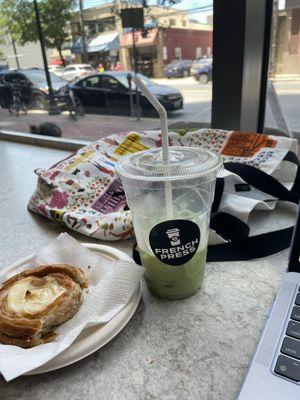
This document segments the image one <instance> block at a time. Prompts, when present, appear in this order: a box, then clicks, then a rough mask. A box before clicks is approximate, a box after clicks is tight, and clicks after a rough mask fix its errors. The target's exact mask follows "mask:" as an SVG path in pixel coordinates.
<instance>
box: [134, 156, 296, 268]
mask: <svg viewBox="0 0 300 400" xmlns="http://www.w3.org/2000/svg"><path fill="white" fill-rule="evenodd" d="M284 160H285V161H290V162H292V163H294V164H296V165H297V173H296V177H295V181H294V185H293V187H292V189H291V190H290V191H289V190H288V189H287V188H286V187H285V186H283V185H282V184H281V183H280V182H279V181H277V179H275V178H273V177H272V176H270V175H268V174H267V173H265V172H264V171H261V170H259V169H257V168H255V167H252V166H250V165H247V164H241V163H237V162H227V163H224V167H225V168H226V169H227V170H228V171H231V172H233V173H235V174H237V175H239V176H240V177H241V178H242V179H243V180H244V181H245V182H246V183H247V184H249V185H251V186H253V187H255V188H256V189H258V190H261V191H262V192H264V193H266V194H269V195H271V196H273V197H274V198H275V199H277V200H283V201H288V202H292V203H295V204H298V203H299V200H300V163H299V160H298V158H297V156H296V155H295V154H294V153H292V152H288V153H287V155H286V157H285V158H284ZM224 186H225V182H224V178H217V181H216V189H215V197H214V201H213V204H212V214H211V221H210V227H211V228H212V229H214V230H215V231H216V233H217V234H218V235H220V236H221V237H223V238H224V239H226V240H229V241H230V242H228V243H221V244H217V245H212V246H208V250H207V262H217V261H242V260H251V259H256V258H261V257H266V256H269V255H272V254H275V253H277V252H279V251H282V250H285V249H286V248H288V247H289V246H290V243H291V239H292V234H293V226H291V227H288V228H285V229H280V230H277V231H272V232H266V233H263V234H260V235H254V236H250V237H249V232H250V228H249V226H248V224H246V223H245V222H243V221H241V220H240V219H239V218H237V217H235V216H234V215H231V214H229V213H224V212H218V210H219V206H220V203H221V200H222V195H223V192H224ZM133 258H134V260H135V262H137V263H139V264H140V263H141V260H140V256H139V253H138V250H137V246H136V245H134V248H133Z"/></svg>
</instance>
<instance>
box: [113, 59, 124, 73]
mask: <svg viewBox="0 0 300 400" xmlns="http://www.w3.org/2000/svg"><path fill="white" fill-rule="evenodd" d="M115 71H118V72H122V71H123V67H122V64H121V63H120V61H117V64H116V68H115Z"/></svg>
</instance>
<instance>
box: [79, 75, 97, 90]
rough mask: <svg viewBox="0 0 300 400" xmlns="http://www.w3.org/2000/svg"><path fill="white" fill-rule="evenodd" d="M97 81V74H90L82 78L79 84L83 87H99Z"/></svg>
mask: <svg viewBox="0 0 300 400" xmlns="http://www.w3.org/2000/svg"><path fill="white" fill-rule="evenodd" d="M99 81H100V80H99V76H90V77H89V78H87V79H84V80H83V81H82V82H81V85H82V86H84V87H91V88H94V87H100V85H99Z"/></svg>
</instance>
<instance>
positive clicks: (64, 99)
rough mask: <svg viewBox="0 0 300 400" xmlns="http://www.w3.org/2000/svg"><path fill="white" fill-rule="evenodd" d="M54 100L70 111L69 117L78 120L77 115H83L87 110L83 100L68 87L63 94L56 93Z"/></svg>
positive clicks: (64, 109) (62, 108)
mask: <svg viewBox="0 0 300 400" xmlns="http://www.w3.org/2000/svg"><path fill="white" fill-rule="evenodd" d="M54 100H55V103H56V105H57V106H58V107H59V108H60V109H61V110H62V111H68V112H69V119H72V120H74V121H77V117H78V116H80V117H83V116H84V115H85V110H84V107H83V104H82V102H81V101H80V100H79V99H78V98H77V97H75V96H74V93H73V90H72V89H70V88H68V89H66V91H65V93H63V94H55V95H54Z"/></svg>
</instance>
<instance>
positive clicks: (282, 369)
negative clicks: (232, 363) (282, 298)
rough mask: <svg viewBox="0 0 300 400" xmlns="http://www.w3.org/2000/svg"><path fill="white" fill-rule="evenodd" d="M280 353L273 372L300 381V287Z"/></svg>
mask: <svg viewBox="0 0 300 400" xmlns="http://www.w3.org/2000/svg"><path fill="white" fill-rule="evenodd" d="M280 353H281V354H280V355H279V356H278V358H277V361H276V365H275V369H274V371H275V373H276V374H279V375H282V376H284V377H286V378H289V379H292V380H293V381H296V382H300V287H299V292H298V293H297V296H296V299H295V304H294V306H293V310H292V312H291V316H290V321H289V323H288V326H287V329H286V333H285V337H284V339H283V342H282V346H281V349H280ZM287 356H288V357H287Z"/></svg>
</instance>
